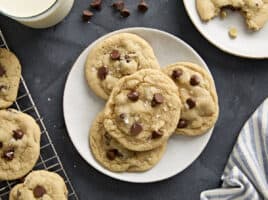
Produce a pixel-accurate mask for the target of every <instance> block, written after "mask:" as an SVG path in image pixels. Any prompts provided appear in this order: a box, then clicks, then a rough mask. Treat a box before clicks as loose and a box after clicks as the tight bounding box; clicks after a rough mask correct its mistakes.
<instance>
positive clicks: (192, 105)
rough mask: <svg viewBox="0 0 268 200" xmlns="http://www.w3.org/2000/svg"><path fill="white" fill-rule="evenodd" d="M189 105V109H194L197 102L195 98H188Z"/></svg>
mask: <svg viewBox="0 0 268 200" xmlns="http://www.w3.org/2000/svg"><path fill="white" fill-rule="evenodd" d="M186 103H187V105H188V106H189V109H192V108H194V107H195V106H196V103H195V101H194V100H193V99H191V98H189V99H187V100H186Z"/></svg>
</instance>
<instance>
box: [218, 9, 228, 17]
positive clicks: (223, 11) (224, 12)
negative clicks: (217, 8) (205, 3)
mask: <svg viewBox="0 0 268 200" xmlns="http://www.w3.org/2000/svg"><path fill="white" fill-rule="evenodd" d="M226 17H227V12H226V10H222V11H221V12H220V18H221V19H225V18H226Z"/></svg>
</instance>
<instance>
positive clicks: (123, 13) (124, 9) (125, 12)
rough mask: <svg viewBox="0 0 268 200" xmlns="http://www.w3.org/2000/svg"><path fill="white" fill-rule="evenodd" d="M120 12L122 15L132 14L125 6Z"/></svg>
mask: <svg viewBox="0 0 268 200" xmlns="http://www.w3.org/2000/svg"><path fill="white" fill-rule="evenodd" d="M120 14H121V16H122V17H128V16H129V15H130V12H129V10H128V9H127V8H123V9H122V10H120Z"/></svg>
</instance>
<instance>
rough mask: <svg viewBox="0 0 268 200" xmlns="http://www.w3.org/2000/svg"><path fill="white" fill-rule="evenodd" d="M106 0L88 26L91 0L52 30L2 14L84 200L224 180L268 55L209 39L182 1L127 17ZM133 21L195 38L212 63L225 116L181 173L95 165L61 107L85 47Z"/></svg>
mask: <svg viewBox="0 0 268 200" xmlns="http://www.w3.org/2000/svg"><path fill="white" fill-rule="evenodd" d="M104 2H105V3H104V4H105V6H104V8H103V9H102V11H101V12H97V13H96V15H95V17H94V19H93V20H92V23H90V24H87V23H82V22H81V16H80V14H81V11H82V10H83V9H85V8H86V7H87V6H88V3H89V1H88V0H79V1H76V2H75V5H74V8H73V10H72V12H71V14H70V15H69V16H68V17H67V18H66V20H65V21H64V22H63V23H61V24H59V25H57V26H56V27H53V28H50V29H46V30H33V29H29V28H27V27H24V26H22V25H20V24H18V23H16V22H14V21H11V20H9V19H7V18H5V17H2V16H0V27H1V29H2V30H3V32H4V34H5V35H6V38H7V41H8V43H9V45H10V47H11V48H12V50H13V51H14V52H15V53H16V54H17V55H18V57H19V58H20V60H21V62H22V65H23V76H24V77H25V79H26V81H27V83H28V86H29V88H30V91H31V92H32V95H33V98H34V100H35V102H36V103H37V106H38V108H39V110H40V112H41V114H42V116H43V117H44V119H45V123H46V125H47V128H48V130H49V132H50V133H51V137H52V139H53V142H54V143H55V145H56V149H57V151H58V152H59V155H60V157H61V159H62V161H63V164H64V166H65V168H66V170H67V173H68V174H69V176H70V178H71V180H72V182H73V185H74V187H75V189H76V191H77V193H78V195H79V197H80V198H81V199H110V200H112V199H115V200H119V199H124V200H125V199H139V200H142V199H156V200H157V199H174V200H175V199H176V200H177V199H183V200H188V199H189V200H193V199H194V200H195V199H199V194H200V192H201V191H203V190H205V189H209V188H215V187H218V186H219V185H220V177H221V174H222V171H223V168H224V165H225V163H226V161H227V158H228V155H229V153H230V152H231V149H232V146H233V145H234V143H235V140H236V137H237V135H238V133H239V130H240V129H241V127H242V125H243V123H244V122H245V120H246V119H247V118H248V117H249V116H250V114H251V113H252V112H253V111H254V110H255V109H256V108H257V106H258V105H259V104H260V103H261V102H262V101H263V99H264V98H265V97H266V96H267V94H268V87H267V85H268V60H249V59H242V58H238V57H234V56H231V55H228V54H226V53H223V52H221V51H220V50H218V49H217V48H215V47H214V46H212V45H211V44H209V43H208V42H207V41H206V40H205V39H204V38H203V37H202V36H201V35H200V34H199V33H198V32H197V30H196V29H195V28H194V26H193V24H192V23H191V21H190V20H189V18H188V16H187V14H186V12H185V9H184V6H183V3H182V2H181V1H177V0H148V2H149V3H150V4H151V6H150V9H149V11H148V12H147V13H146V14H145V15H143V14H139V13H137V12H136V11H133V12H132V15H131V17H129V18H128V19H121V18H120V17H119V16H118V15H117V14H116V13H114V12H113V11H112V10H111V9H110V7H108V5H109V4H110V2H111V1H110V0H105V1H104ZM127 2H128V5H129V6H128V7H129V8H130V9H131V10H135V9H136V1H133V0H128V1H127ZM134 26H145V27H153V28H157V29H160V30H164V31H167V32H169V33H172V34H174V35H176V36H178V37H180V38H182V39H183V40H185V41H186V42H187V43H189V44H190V45H191V46H192V47H193V48H194V49H196V50H197V52H198V53H199V54H200V55H201V56H202V57H203V58H204V60H205V61H206V62H207V64H208V66H209V67H210V69H211V71H212V73H213V75H214V78H215V82H216V86H217V89H218V94H219V99H220V108H221V114H220V118H219V121H218V123H217V125H216V128H215V131H214V134H213V136H212V138H211V140H210V142H209V144H208V146H207V147H206V149H205V150H204V152H203V153H202V155H201V156H200V157H199V159H198V160H196V161H195V162H194V163H193V164H192V165H191V166H190V167H189V168H188V169H186V170H185V171H183V172H182V173H180V174H178V175H177V176H175V177H173V178H171V179H169V180H166V181H162V182H159V183H153V184H130V183H124V182H120V181H116V180H114V179H112V178H109V177H107V176H104V175H102V174H100V173H99V172H97V171H96V170H95V169H93V168H92V167H90V166H89V165H88V164H87V163H86V162H85V161H84V160H83V159H82V158H81V157H80V156H79V155H78V153H77V152H76V150H75V149H74V147H73V145H72V143H71V142H70V139H69V137H68V135H67V132H66V128H65V125H64V120H63V113H62V96H63V88H64V84H65V80H66V76H67V74H68V72H69V70H70V69H71V66H72V64H73V63H74V61H75V59H76V58H77V56H78V55H79V54H80V52H81V51H82V50H83V49H84V48H85V47H86V46H87V45H88V44H89V43H91V42H92V41H94V40H95V39H97V38H98V37H100V36H102V35H104V34H106V33H109V32H111V31H114V30H117V29H120V28H125V27H134ZM266 42H267V41H266ZM167 53H168V52H167ZM48 98H51V101H48ZM77 112H79V110H78V111H77Z"/></svg>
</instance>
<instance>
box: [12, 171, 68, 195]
mask: <svg viewBox="0 0 268 200" xmlns="http://www.w3.org/2000/svg"><path fill="white" fill-rule="evenodd" d="M38 199H44V200H67V199H68V191H67V188H66V185H65V183H64V180H63V179H62V178H61V177H60V176H59V175H58V174H56V173H53V172H48V171H45V170H38V171H33V172H31V173H30V174H29V175H28V176H27V177H26V178H25V181H24V183H22V184H18V185H16V186H15V187H14V188H12V190H11V192H10V195H9V200H38Z"/></svg>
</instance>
